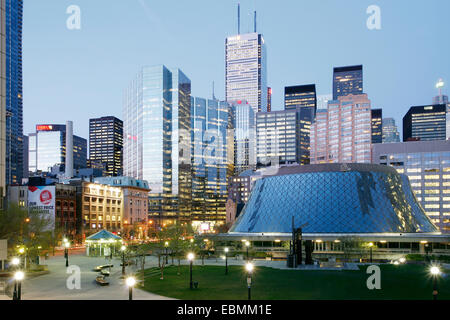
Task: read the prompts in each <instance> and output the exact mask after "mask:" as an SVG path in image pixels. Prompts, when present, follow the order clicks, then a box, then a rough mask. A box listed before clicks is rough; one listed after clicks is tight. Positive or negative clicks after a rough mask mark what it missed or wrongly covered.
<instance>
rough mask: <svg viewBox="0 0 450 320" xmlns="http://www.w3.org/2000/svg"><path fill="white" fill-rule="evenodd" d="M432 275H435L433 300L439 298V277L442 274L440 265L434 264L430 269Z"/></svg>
mask: <svg viewBox="0 0 450 320" xmlns="http://www.w3.org/2000/svg"><path fill="white" fill-rule="evenodd" d="M430 273H431V276H432V277H433V300H437V296H438V289H437V277H438V276H439V275H440V274H441V270H440V269H439V267H436V266H433V267H431V269H430Z"/></svg>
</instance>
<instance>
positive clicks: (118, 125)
mask: <svg viewBox="0 0 450 320" xmlns="http://www.w3.org/2000/svg"><path fill="white" fill-rule="evenodd" d="M89 160H90V161H91V162H94V163H101V164H103V173H104V175H106V176H121V175H122V162H123V121H122V120H120V119H117V118H116V117H102V118H95V119H90V120H89Z"/></svg>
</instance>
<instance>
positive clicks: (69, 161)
mask: <svg viewBox="0 0 450 320" xmlns="http://www.w3.org/2000/svg"><path fill="white" fill-rule="evenodd" d="M66 177H67V178H73V122H72V121H67V122H66Z"/></svg>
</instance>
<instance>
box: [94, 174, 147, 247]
mask: <svg viewBox="0 0 450 320" xmlns="http://www.w3.org/2000/svg"><path fill="white" fill-rule="evenodd" d="M93 182H94V183H97V184H100V185H107V186H110V187H117V188H120V189H121V190H122V197H123V213H122V222H123V226H122V238H125V239H146V237H147V235H148V229H149V227H150V226H149V220H148V193H149V191H150V189H149V187H148V183H147V181H145V180H136V179H133V178H130V177H100V178H95V179H94V181H93ZM106 222H107V224H106V229H108V215H106ZM111 223H112V220H111Z"/></svg>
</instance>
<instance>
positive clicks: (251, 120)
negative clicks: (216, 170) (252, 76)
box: [230, 101, 256, 175]
mask: <svg viewBox="0 0 450 320" xmlns="http://www.w3.org/2000/svg"><path fill="white" fill-rule="evenodd" d="M230 113H231V116H232V122H233V128H234V130H235V134H234V166H235V169H234V171H235V175H239V174H240V173H241V172H244V171H245V170H249V169H256V116H255V112H254V110H253V108H252V107H251V106H250V104H248V103H246V102H245V101H237V102H231V110H230Z"/></svg>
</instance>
